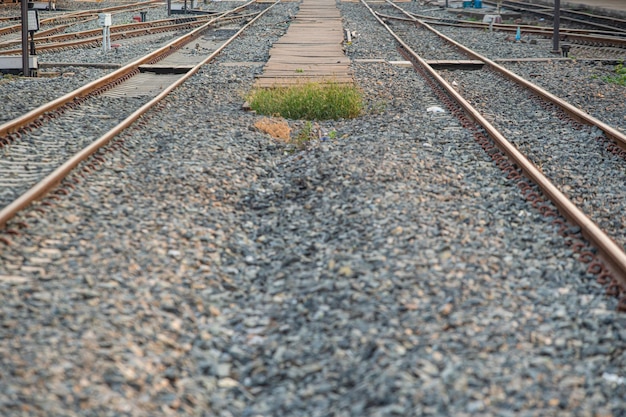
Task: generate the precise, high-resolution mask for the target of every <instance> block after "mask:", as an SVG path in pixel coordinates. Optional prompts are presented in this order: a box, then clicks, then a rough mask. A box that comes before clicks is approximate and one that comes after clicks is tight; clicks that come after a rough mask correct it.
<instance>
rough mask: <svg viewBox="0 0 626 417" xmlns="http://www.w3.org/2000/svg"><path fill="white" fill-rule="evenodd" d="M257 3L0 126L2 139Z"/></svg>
mask: <svg viewBox="0 0 626 417" xmlns="http://www.w3.org/2000/svg"><path fill="white" fill-rule="evenodd" d="M253 3H255V0H251V1H249V2H248V3H245V4H244V5H242V6H239V7H237V8H235V9H232V10H229V11H227V12H225V13H222V14H220V15H218V16H216V17H215V18H213V19H211V20H210V21H208V22H207V23H205V24H204V25H202V26H200V27H199V28H197V29H194V30H193V31H191V32H189V33H188V34H186V35H183V36H181V37H180V38H178V39H175V40H174V41H172V42H170V43H168V44H167V45H165V46H163V47H161V48H159V49H157V50H155V51H153V52H151V53H149V54H148V55H145V56H144V57H141V58H139V59H138V60H136V61H133V62H131V63H130V64H127V65H125V66H123V67H122V68H120V69H118V70H116V71H114V72H112V73H111V74H108V75H106V76H104V77H102V78H100V79H97V80H95V81H92V82H90V83H89V84H86V85H84V86H83V87H81V88H79V89H77V90H75V91H72V92H71V93H68V94H66V95H64V96H62V97H59V98H57V99H55V100H53V101H51V102H49V103H47V104H44V105H43V106H40V107H38V108H36V109H34V110H31V111H30V112H28V113H26V114H24V115H22V116H20V117H18V118H16V119H13V120H11V121H9V122H7V123H5V124H3V125H0V137H4V136H7V135H9V134H11V133H16V132H17V131H19V130H20V129H21V128H22V127H24V126H25V125H28V124H29V123H32V122H34V121H35V120H37V119H39V118H41V117H43V116H44V115H45V114H46V113H50V112H53V111H54V110H56V109H58V108H59V107H61V106H63V105H66V104H68V103H70V102H72V101H74V100H78V99H82V98H84V97H87V96H88V95H90V94H92V93H94V92H95V91H97V90H100V89H101V88H103V87H105V86H106V85H108V84H110V83H113V82H115V81H116V80H119V79H121V78H123V77H125V76H127V75H129V74H131V73H133V72H135V71H137V70H138V68H139V67H140V66H141V65H143V64H147V63H150V62H152V61H153V60H158V59H160V58H162V57H164V56H165V55H167V54H168V53H170V52H172V51H174V50H176V49H179V48H180V47H182V46H183V45H185V44H187V43H189V42H191V41H192V40H194V39H195V38H196V37H198V36H200V34H201V33H202V32H204V31H205V30H206V29H208V28H209V27H210V26H211V25H212V24H213V23H215V22H216V21H218V20H219V19H221V18H223V17H225V16H227V15H229V14H231V13H234V12H236V11H238V10H241V9H243V8H245V7H248V6H249V5H251V4H253Z"/></svg>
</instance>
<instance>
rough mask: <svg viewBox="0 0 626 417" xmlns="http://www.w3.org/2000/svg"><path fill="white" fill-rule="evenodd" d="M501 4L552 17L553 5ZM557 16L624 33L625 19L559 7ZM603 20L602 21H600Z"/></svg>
mask: <svg viewBox="0 0 626 417" xmlns="http://www.w3.org/2000/svg"><path fill="white" fill-rule="evenodd" d="M485 4H492V5H495V4H496V3H495V2H494V1H489V0H487V1H485ZM503 6H506V7H508V8H511V9H513V10H518V11H522V12H527V13H534V14H538V15H540V16H546V17H549V18H551V19H554V7H551V6H545V5H540V4H532V3H524V2H518V1H505V2H504V3H503ZM559 18H560V19H561V20H566V21H569V22H572V23H578V24H582V25H586V26H593V27H597V28H600V29H603V30H609V31H614V32H615V31H618V32H622V33H626V20H624V19H618V18H614V17H607V16H599V15H594V14H591V13H585V12H579V11H574V10H568V9H564V8H562V7H561V8H560V9H559ZM601 22H603V23H601Z"/></svg>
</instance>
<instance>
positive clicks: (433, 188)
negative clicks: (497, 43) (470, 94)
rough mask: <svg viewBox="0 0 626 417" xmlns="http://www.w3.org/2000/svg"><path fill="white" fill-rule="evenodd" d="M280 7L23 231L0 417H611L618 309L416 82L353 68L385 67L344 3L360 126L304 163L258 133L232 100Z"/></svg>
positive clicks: (9, 310)
mask: <svg viewBox="0 0 626 417" xmlns="http://www.w3.org/2000/svg"><path fill="white" fill-rule="evenodd" d="M296 8H297V4H296V3H286V4H279V5H277V6H276V7H275V10H274V11H272V12H270V13H269V14H268V15H267V16H265V17H264V18H263V20H262V21H263V22H264V23H265V24H264V25H263V26H254V27H253V28H251V29H250V30H249V31H247V32H246V34H245V35H244V36H243V38H242V39H241V42H237V43H234V44H232V45H230V46H229V47H228V48H226V49H225V50H224V52H223V53H222V54H221V55H220V56H219V57H218V58H217V60H216V61H215V62H213V63H211V64H209V65H207V66H206V67H205V68H204V69H203V70H202V71H201V72H200V73H199V74H197V75H196V76H194V77H193V78H192V79H191V80H190V81H189V82H188V83H185V84H184V85H183V86H182V87H180V88H179V89H178V90H176V91H175V92H174V94H172V96H171V97H170V98H169V99H167V100H166V102H165V104H164V107H163V108H162V109H161V110H159V111H158V112H154V113H152V115H151V116H150V118H149V123H148V125H147V126H146V127H145V128H142V129H141V130H131V131H130V132H128V133H125V134H124V135H122V137H121V139H122V140H123V144H124V149H123V150H122V151H114V152H110V153H108V154H107V155H106V162H105V163H104V165H103V166H102V167H101V168H100V169H99V170H98V171H96V172H93V173H91V174H90V175H88V176H87V177H86V178H85V179H84V180H81V184H80V185H79V186H77V187H76V190H75V191H73V192H72V193H71V194H70V195H69V196H67V197H63V198H61V199H60V200H59V201H58V202H56V204H57V206H56V207H55V208H54V209H48V211H47V212H45V213H43V214H41V213H37V212H35V211H27V212H25V213H24V214H23V215H21V216H20V218H19V219H18V220H24V221H26V222H28V224H29V226H30V227H29V228H28V229H23V230H22V233H23V234H22V235H20V236H11V239H12V241H13V245H11V246H1V248H2V249H1V250H0V312H1V314H0V370H1V371H2V372H0V414H2V415H3V416H5V415H6V416H120V415H126V416H154V415H189V416H204V415H206V416H209V415H210V416H224V417H226V416H250V417H253V416H255V417H256V416H281V415H285V416H331V415H332V416H392V415H399V416H411V415H433V416H440V415H454V416H470V415H480V416H489V415H493V416H544V415H555V416H559V415H563V416H565V415H568V416H569V415H576V416H623V415H626V414H625V412H624V410H625V409H626V401H625V400H624V398H626V385H625V382H626V381H625V379H624V378H626V374H625V373H624V369H625V367H626V354H625V353H624V345H625V343H626V330H625V329H626V316H624V315H623V314H619V313H617V312H616V311H615V307H616V304H617V300H616V299H613V298H610V297H607V296H605V295H604V288H603V287H602V286H601V285H599V284H598V283H596V281H595V277H593V276H591V275H589V274H587V273H586V272H585V265H583V264H581V263H580V262H579V261H578V260H577V257H576V255H575V254H573V253H572V250H571V249H570V248H569V247H567V246H566V245H565V244H564V240H563V238H562V237H560V236H559V235H558V234H557V233H556V229H555V228H554V226H551V225H550V223H549V221H548V220H546V219H545V218H544V217H542V216H541V215H540V214H539V213H538V212H537V211H536V210H535V209H533V208H532V206H531V205H530V204H529V203H527V202H526V201H525V200H524V199H523V198H522V196H521V194H520V192H519V189H518V188H517V187H516V185H515V183H514V182H510V181H508V180H507V179H506V177H505V176H504V175H503V174H502V172H501V171H500V170H499V169H498V168H496V167H495V166H494V164H493V163H492V161H491V159H490V158H489V157H488V156H487V155H486V154H485V153H484V152H483V150H482V149H481V148H480V146H479V145H478V144H476V143H475V141H474V139H473V138H472V136H471V134H470V133H469V132H467V131H465V130H464V129H463V128H462V127H461V126H460V124H459V122H458V121H457V120H456V119H455V118H454V117H452V116H451V115H450V114H448V113H447V112H443V113H434V112H429V111H427V108H429V107H432V106H441V107H443V106H442V104H441V103H440V102H439V101H438V99H437V98H436V96H435V95H434V94H433V93H432V92H431V91H430V90H429V88H428V86H427V85H426V84H425V82H424V81H423V80H422V79H421V78H420V76H419V75H418V74H416V73H415V72H414V71H413V70H412V69H410V68H403V67H397V66H392V65H390V64H388V63H386V62H362V61H359V60H360V59H372V58H382V59H387V60H398V59H400V58H399V56H398V53H397V52H396V51H395V49H394V48H392V46H393V42H392V40H391V38H390V37H389V35H388V34H387V33H386V32H385V31H384V30H383V29H382V28H380V27H378V26H377V25H378V24H377V23H376V22H375V21H374V20H373V18H372V17H371V16H369V15H368V14H367V11H366V10H365V9H364V8H363V7H362V6H361V5H360V4H358V3H339V8H340V10H341V11H342V14H343V16H344V18H345V27H346V28H347V29H350V30H351V31H356V32H358V36H356V37H355V38H354V39H353V43H352V45H350V46H349V47H348V48H347V54H348V55H349V56H350V57H351V58H352V59H353V60H354V67H353V68H354V73H355V79H356V80H357V83H358V85H359V86H360V87H361V88H362V89H363V94H364V97H365V100H366V107H367V111H366V114H365V115H364V116H363V117H360V118H358V119H354V120H339V121H330V122H320V123H319V127H320V128H321V129H324V130H326V131H331V130H335V131H336V132H337V135H336V138H333V139H328V140H324V141H321V140H320V141H317V140H316V141H312V142H310V143H309V144H308V145H307V147H306V148H305V149H297V148H294V147H293V146H291V145H287V144H284V143H282V142H280V141H277V140H275V139H272V138H271V137H269V136H267V135H265V134H263V133H260V132H258V131H256V130H255V129H254V127H253V125H254V123H255V122H256V121H257V120H259V118H260V117H259V116H257V115H255V114H252V113H246V112H244V111H242V110H241V106H242V103H243V101H244V97H245V94H246V92H247V91H249V89H250V88H251V86H252V84H253V81H254V78H253V77H254V74H256V73H259V72H260V71H261V70H262V65H263V62H264V61H265V60H266V59H267V54H268V50H269V46H270V45H271V43H273V42H275V41H276V40H277V39H278V38H279V36H280V35H281V34H282V33H284V30H285V28H286V26H285V24H284V22H285V20H286V19H287V17H288V16H289V14H293V13H295V12H296ZM55 60H56V59H55ZM244 61H245V62H244ZM233 62H244V64H243V65H232V63H233ZM256 63H258V65H257V64H256ZM81 71H82V69H81ZM549 80H550V77H543V78H542V81H544V82H549ZM557 82H558V80H557ZM593 82H597V80H594V81H593ZM10 88H11V87H10V86H8V85H6V84H5V85H1V86H0V89H2V92H3V93H4V92H5V91H9V89H10ZM579 88H580V89H581V91H582V92H584V91H585V86H584V85H581V84H580V83H578V84H576V85H573V86H572V90H573V91H578V89H579ZM5 89H7V90H5ZM572 94H576V93H575V92H572ZM580 94H582V93H580ZM604 99H605V100H606V101H607V102H608V101H610V102H611V103H613V105H615V106H616V107H617V108H619V103H618V100H620V92H619V91H618V90H616V91H615V95H613V94H608V95H607V96H605V97H604ZM621 99H623V95H622V96H621ZM622 106H623V100H622ZM622 108H623V107H622ZM300 124H301V123H300ZM300 124H299V123H298V122H293V123H292V125H293V126H295V128H296V129H297V128H298V126H300ZM0 245H1V244H0Z"/></svg>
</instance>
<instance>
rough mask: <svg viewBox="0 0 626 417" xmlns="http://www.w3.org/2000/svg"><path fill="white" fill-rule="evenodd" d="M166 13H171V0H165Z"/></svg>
mask: <svg viewBox="0 0 626 417" xmlns="http://www.w3.org/2000/svg"><path fill="white" fill-rule="evenodd" d="M167 15H168V16H171V15H172V0H167Z"/></svg>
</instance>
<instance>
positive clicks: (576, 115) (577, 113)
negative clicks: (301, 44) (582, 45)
mask: <svg viewBox="0 0 626 417" xmlns="http://www.w3.org/2000/svg"><path fill="white" fill-rule="evenodd" d="M385 1H386V2H387V3H388V4H390V5H391V6H393V7H394V8H396V9H398V10H399V11H401V12H402V13H404V14H405V15H407V16H409V17H411V15H410V14H409V13H408V12H406V11H405V10H403V9H402V8H400V7H398V6H397V5H395V4H393V3H392V2H391V1H389V0H385ZM411 18H412V19H413V20H414V22H415V23H418V24H420V25H422V26H423V27H425V28H426V29H428V30H430V31H431V32H433V33H434V34H436V35H437V36H439V37H440V38H442V39H443V40H445V41H446V42H449V43H450V44H452V45H454V46H455V47H457V48H458V49H460V50H461V51H463V52H465V53H466V54H467V55H469V56H471V57H472V58H474V59H476V60H479V61H482V62H484V63H485V64H486V65H487V66H488V67H490V68H491V69H492V70H494V71H496V72H499V73H501V74H502V75H504V76H505V77H506V78H508V79H509V80H511V81H514V82H516V83H517V84H519V85H521V86H522V87H524V88H527V89H529V90H531V91H532V92H534V93H535V94H537V95H538V96H539V97H541V98H543V99H545V100H548V101H550V102H551V103H553V104H555V105H556V106H558V107H559V108H560V109H561V110H563V111H564V112H566V113H567V114H569V116H570V117H572V118H573V119H575V120H577V121H579V122H581V123H584V124H587V125H590V126H596V127H597V128H599V129H600V130H602V131H603V132H604V134H605V135H606V136H607V137H609V138H611V139H613V141H615V142H616V144H617V145H618V146H620V147H621V148H623V149H626V135H625V134H624V133H622V132H620V131H619V130H617V129H615V128H613V127H612V126H609V125H608V124H606V123H604V122H603V121H601V120H599V119H596V118H595V117H593V116H591V115H590V114H588V113H586V112H584V111H582V110H580V109H579V108H577V107H575V106H573V105H571V104H570V103H568V102H567V101H565V100H562V99H561V98H559V97H557V96H555V95H554V94H552V93H550V92H549V91H547V90H544V89H543V88H541V87H539V86H538V85H536V84H533V83H531V82H530V81H528V80H526V79H524V78H522V77H520V76H519V75H517V74H515V73H514V72H512V71H509V70H508V69H506V68H504V67H503V66H502V65H499V64H497V63H496V62H495V61H492V60H490V59H489V58H487V57H485V56H483V55H481V54H479V53H478V52H475V51H473V50H472V49H470V48H468V47H466V46H465V45H463V44H461V43H459V42H457V41H455V40H454V39H452V38H450V37H448V36H446V35H444V34H443V33H441V32H439V31H438V30H437V29H435V28H433V27H432V26H430V25H429V24H428V23H426V22H424V21H422V20H420V19H415V18H413V17H411Z"/></svg>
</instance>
